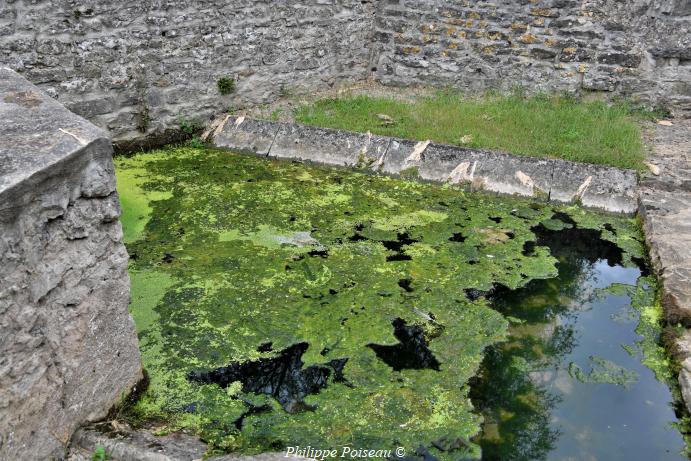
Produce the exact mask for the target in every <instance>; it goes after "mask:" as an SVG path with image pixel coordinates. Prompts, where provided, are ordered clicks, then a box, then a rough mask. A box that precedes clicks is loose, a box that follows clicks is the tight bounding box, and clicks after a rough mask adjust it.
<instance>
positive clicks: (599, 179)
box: [209, 116, 637, 214]
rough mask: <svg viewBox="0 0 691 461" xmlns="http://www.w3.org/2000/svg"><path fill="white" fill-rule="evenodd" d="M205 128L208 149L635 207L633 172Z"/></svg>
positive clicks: (320, 133)
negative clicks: (210, 143)
mask: <svg viewBox="0 0 691 461" xmlns="http://www.w3.org/2000/svg"><path fill="white" fill-rule="evenodd" d="M212 131H213V133H212V132H209V138H210V139H211V141H212V142H213V144H214V145H216V146H217V147H221V148H226V149H229V150H233V151H238V152H245V153H253V154H258V155H265V156H269V157H276V158H286V159H296V160H302V161H309V162H315V163H322V164H326V165H335V166H348V167H353V166H355V167H360V168H365V169H370V170H376V171H381V172H382V173H385V174H390V175H399V174H401V173H403V172H405V171H406V170H410V171H415V172H416V173H417V174H418V175H419V177H420V178H421V179H424V180H429V181H437V182H450V183H453V184H467V185H468V186H469V187H470V188H471V189H473V190H484V191H488V192H496V193H500V194H507V195H520V196H524V197H533V198H536V199H541V200H551V201H554V202H561V203H580V204H581V205H583V206H586V207H589V208H597V209H601V210H605V211H611V212H619V213H627V214H633V213H635V212H636V209H637V177H636V172H635V171H633V170H624V169H619V168H614V167H607V166H602V165H592V164H586V163H577V162H570V161H566V160H556V159H543V158H535V157H528V156H518V155H512V154H508V153H504V152H493V151H487V150H481V149H467V148H463V147H456V146H449V145H442V144H436V143H432V142H430V141H421V142H416V141H410V140H405V139H396V138H389V137H385V136H374V135H372V134H370V133H356V132H350V131H343V130H334V129H329V128H316V127H312V126H305V125H299V124H294V123H284V122H270V121H263V120H255V119H249V118H245V117H231V116H225V117H224V118H223V119H222V120H221V121H219V122H217V123H216V124H215V126H214V127H213V130H212Z"/></svg>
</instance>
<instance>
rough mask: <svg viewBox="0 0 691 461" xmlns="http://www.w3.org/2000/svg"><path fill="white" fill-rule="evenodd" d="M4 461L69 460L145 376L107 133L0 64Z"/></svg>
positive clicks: (0, 433) (0, 419)
mask: <svg viewBox="0 0 691 461" xmlns="http://www.w3.org/2000/svg"><path fill="white" fill-rule="evenodd" d="M0 119H1V120H2V123H1V124H0V332H2V333H1V334H0V459H2V460H25V459H26V460H36V459H41V460H43V459H62V458H63V456H64V449H65V446H66V444H67V443H68V442H69V439H70V437H71V435H72V433H73V431H74V430H75V429H76V427H77V426H78V425H79V424H81V423H84V422H87V421H93V420H97V419H100V418H103V417H105V416H106V413H107V412H108V410H109V409H110V408H111V407H112V406H113V405H114V404H116V403H118V402H119V401H120V399H121V398H122V397H123V396H124V395H125V394H127V393H128V392H129V391H130V389H131V388H132V386H134V385H135V384H136V383H137V382H138V380H139V379H140V378H141V363H140V357H139V349H138V345H137V337H136V333H135V329H134V323H133V321H132V318H131V317H130V315H129V312H128V308H127V306H128V302H129V278H128V275H127V261H128V256H127V252H126V250H125V247H124V246H123V243H122V228H121V226H120V223H119V221H118V217H119V215H120V205H119V201H118V195H117V193H116V191H115V176H114V168H113V163H112V147H111V143H110V140H109V139H108V138H107V137H106V134H105V133H104V132H103V131H102V130H99V129H98V128H96V127H95V126H93V125H92V124H90V123H88V122H86V121H85V120H83V119H82V118H80V117H77V116H76V115H74V114H71V113H70V112H69V111H68V110H66V109H65V108H64V107H62V106H60V104H58V103H57V102H55V101H53V100H52V99H51V98H49V97H48V96H46V95H44V94H41V93H40V92H39V91H38V89H37V88H36V87H34V86H33V85H31V84H30V83H29V82H27V81H26V80H24V79H23V78H21V77H19V76H18V75H17V74H15V73H14V72H12V71H11V70H9V69H6V68H0Z"/></svg>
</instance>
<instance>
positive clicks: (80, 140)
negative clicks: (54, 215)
mask: <svg viewBox="0 0 691 461" xmlns="http://www.w3.org/2000/svg"><path fill="white" fill-rule="evenodd" d="M0 117H1V119H2V123H1V124H0V194H2V193H3V192H4V191H6V190H8V189H10V188H12V187H13V186H15V185H17V184H19V183H21V182H22V181H25V180H26V179H28V178H30V177H31V176H33V175H35V174H37V173H39V172H40V171H42V170H46V169H49V168H51V166H53V165H55V164H56V163H58V162H60V161H62V160H66V159H68V158H70V157H71V156H74V155H78V152H79V151H81V150H82V149H83V148H85V147H86V146H88V145H89V144H91V143H95V142H101V143H104V144H110V140H109V139H108V136H107V134H106V133H105V132H104V131H103V130H101V129H99V128H97V127H96V126H94V125H92V124H91V123H89V122H87V121H86V120H84V119H83V118H81V117H79V116H77V115H75V114H73V113H72V112H70V111H69V110H67V109H66V108H65V107H63V106H62V105H60V104H59V103H58V102H56V101H55V100H53V99H52V98H50V97H48V96H46V95H45V94H43V93H41V92H40V91H39V90H38V89H37V88H36V87H34V86H33V85H31V84H30V83H29V82H27V81H26V80H25V79H24V78H22V77H20V76H19V75H18V74H17V73H15V72H13V71H12V70H10V69H8V68H5V67H0Z"/></svg>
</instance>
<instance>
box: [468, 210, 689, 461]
mask: <svg viewBox="0 0 691 461" xmlns="http://www.w3.org/2000/svg"><path fill="white" fill-rule="evenodd" d="M555 218H556V219H558V220H560V221H561V222H562V223H566V225H565V226H562V227H561V228H556V229H548V228H547V227H545V226H544V225H539V226H537V227H535V228H533V231H534V232H535V233H536V235H537V241H536V242H534V244H528V245H526V247H525V248H524V251H527V252H530V251H533V250H534V247H535V246H536V245H538V246H547V247H549V248H550V251H551V253H552V255H553V256H554V257H555V258H557V260H558V270H559V274H558V276H557V277H556V278H555V279H550V280H533V281H531V282H530V283H529V284H528V285H526V286H525V287H523V288H521V289H518V290H513V291H511V290H508V289H507V288H505V287H502V286H497V287H495V289H494V290H492V292H491V293H488V294H487V295H486V296H487V297H488V299H489V300H490V301H491V303H492V304H493V306H494V308H495V309H497V310H499V311H500V312H502V313H503V314H504V315H506V316H507V318H509V319H511V320H512V325H511V327H510V332H509V338H508V340H507V341H506V342H504V343H501V344H498V345H495V346H494V347H492V348H490V349H489V350H488V351H487V353H486V355H485V359H484V361H483V364H482V367H481V370H480V373H479V374H478V376H477V377H476V378H474V380H473V381H472V382H471V398H472V400H473V403H474V405H475V407H476V408H477V410H478V411H479V412H481V413H482V414H483V416H484V418H485V422H484V424H483V432H482V433H481V435H480V436H479V437H478V439H477V440H476V442H478V443H479V444H480V445H481V446H482V451H483V459H485V460H542V459H555V460H560V459H563V460H567V459H569V460H571V459H578V460H590V459H593V460H604V459H606V460H613V459H622V460H653V459H654V460H666V459H684V458H683V457H682V456H681V455H680V454H679V452H680V451H681V450H682V449H683V446H684V444H683V440H682V437H681V435H680V434H679V432H678V431H677V430H676V429H675V428H673V427H672V426H671V423H672V422H673V421H675V415H674V411H673V408H672V404H671V401H672V397H671V393H670V390H669V389H668V388H667V386H666V385H665V384H664V383H661V382H660V381H658V380H656V378H655V375H654V374H653V372H652V371H651V370H649V369H648V368H646V367H645V366H644V365H642V364H641V357H640V356H638V355H636V354H631V353H630V352H628V351H627V349H626V347H624V346H627V345H632V344H634V343H635V342H636V341H637V340H639V339H640V337H639V336H638V335H637V334H636V332H635V331H634V330H635V328H636V321H637V316H634V317H633V318H631V315H629V318H628V321H626V322H622V321H621V317H622V315H621V313H622V312H628V313H629V314H631V312H633V311H632V308H631V299H630V298H629V296H627V295H621V294H617V295H615V294H607V293H605V294H604V295H603V294H602V289H605V288H607V287H610V286H612V284H626V285H632V286H635V285H636V282H637V280H638V278H639V277H640V276H641V275H642V274H643V275H645V273H646V272H645V268H643V267H641V268H635V267H634V268H626V267H623V266H622V252H621V250H620V249H619V248H618V247H617V246H616V245H614V244H612V243H610V242H607V241H605V240H603V239H601V238H600V231H593V230H587V229H579V228H577V227H576V226H575V223H573V222H572V221H570V219H569V218H568V217H567V216H555ZM634 262H636V263H638V262H639V261H634ZM598 293H599V294H598ZM471 295H472V293H471ZM617 319H619V320H617ZM602 364H604V365H605V367H604V369H603V367H602V366H601V365H602ZM598 367H599V368H598ZM587 369H590V373H586V372H585V371H583V370H587ZM608 373H609V374H608ZM620 376H626V377H627V378H628V379H629V380H628V381H626V382H621V381H617V378H618V377H620Z"/></svg>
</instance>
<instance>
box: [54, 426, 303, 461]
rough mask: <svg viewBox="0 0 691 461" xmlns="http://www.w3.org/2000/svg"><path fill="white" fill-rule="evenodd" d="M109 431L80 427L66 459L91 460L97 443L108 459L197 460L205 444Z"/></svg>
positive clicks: (268, 460) (270, 460) (275, 460)
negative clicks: (106, 432) (107, 432)
mask: <svg viewBox="0 0 691 461" xmlns="http://www.w3.org/2000/svg"><path fill="white" fill-rule="evenodd" d="M108 429H110V433H109V434H105V433H103V432H99V430H97V429H96V428H94V427H90V428H81V429H79V430H77V432H75V434H74V437H72V444H71V446H70V453H69V456H68V458H67V461H91V459H92V458H91V456H92V454H93V452H94V450H96V448H97V447H103V448H104V449H105V451H106V453H107V454H108V459H109V460H110V461H201V460H202V459H203V456H204V452H205V451H206V450H207V446H206V444H205V443H204V442H201V441H200V440H199V438H198V437H194V436H192V435H187V434H182V433H174V434H169V435H163V436H155V435H153V434H152V433H151V432H149V431H147V430H136V431H133V430H130V429H129V428H121V430H118V431H115V432H113V429H112V427H111V428H108ZM206 459H207V460H208V461H279V460H285V459H301V460H303V461H304V460H306V461H310V459H309V458H301V457H297V456H286V455H285V453H262V454H260V455H254V456H242V455H224V456H214V457H211V458H206Z"/></svg>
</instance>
